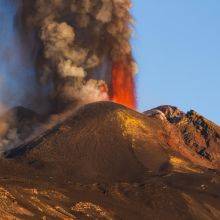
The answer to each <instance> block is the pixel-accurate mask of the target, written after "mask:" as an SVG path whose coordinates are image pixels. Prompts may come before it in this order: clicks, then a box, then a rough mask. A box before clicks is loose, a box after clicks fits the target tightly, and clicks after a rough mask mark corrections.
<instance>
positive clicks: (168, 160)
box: [0, 102, 220, 219]
mask: <svg viewBox="0 0 220 220" xmlns="http://www.w3.org/2000/svg"><path fill="white" fill-rule="evenodd" d="M9 112H13V114H14V119H17V121H16V122H17V123H16V126H17V127H18V130H19V132H18V134H19V135H21V134H26V135H27V136H29V135H30V137H33V138H29V139H28V138H27V137H25V139H26V140H29V141H27V142H25V143H23V144H21V145H19V146H18V147H16V148H13V149H12V146H11V145H10V148H9V149H8V150H7V148H5V149H6V150H4V152H3V154H2V157H1V160H0V186H1V188H0V216H1V218H2V219H13V218H14V219H219V218H220V176H219V152H220V142H219V134H220V133H219V126H218V125H215V124H214V123H212V122H210V121H208V120H207V119H205V118H204V117H202V116H200V115H199V114H197V113H196V112H194V111H190V112H188V113H184V112H182V111H180V110H179V109H177V108H175V107H172V106H161V107H158V108H156V109H153V110H150V111H147V112H145V113H143V114H142V113H138V112H136V111H133V110H130V109H128V108H126V107H124V106H122V105H118V104H115V103H112V102H97V103H93V104H89V105H85V106H83V107H81V108H79V109H78V110H77V111H75V112H74V113H72V115H71V114H69V115H68V116H66V118H65V119H63V120H62V121H61V122H59V123H58V124H55V125H54V126H50V127H48V129H45V130H39V131H42V132H39V133H38V135H37V136H36V135H35V136H33V135H32V134H31V131H32V130H31V127H34V126H37V127H38V128H39V127H40V126H42V124H44V123H45V119H44V118H43V117H42V116H39V115H37V114H36V113H34V112H32V111H30V110H28V109H25V108H21V107H19V108H15V109H13V110H11V111H9ZM6 115H8V113H7V114H6ZM6 115H3V116H2V118H4V119H5V120H6V119H7V117H6ZM13 123H14V121H13ZM12 125H13V124H12ZM12 125H10V126H12ZM18 125H19V126H20V127H19V126H18ZM28 128H30V129H28ZM26 131H28V132H26ZM33 132H34V131H33ZM27 133H28V134H27ZM35 134H37V133H35ZM5 135H7V133H5Z"/></svg>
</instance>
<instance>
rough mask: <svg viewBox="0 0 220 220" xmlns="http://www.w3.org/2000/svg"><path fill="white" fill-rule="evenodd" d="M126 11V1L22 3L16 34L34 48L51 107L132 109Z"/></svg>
mask: <svg viewBox="0 0 220 220" xmlns="http://www.w3.org/2000/svg"><path fill="white" fill-rule="evenodd" d="M130 7H131V3H130V0H23V1H22V4H21V7H20V15H19V16H20V18H21V20H20V24H19V25H18V26H19V28H20V34H21V36H23V38H26V40H25V42H26V43H28V42H29V44H30V45H34V47H35V48H37V55H36V58H35V68H36V75H37V79H38V82H39V84H40V85H50V88H51V93H50V100H51V102H52V103H53V106H54V107H55V108H57V109H58V110H59V108H61V109H62V108H65V107H66V106H68V105H74V104H77V102H79V101H84V102H90V101H97V100H106V99H108V98H110V99H111V100H113V101H115V102H118V103H121V104H124V105H126V106H128V107H131V108H135V106H136V100H135V85H134V67H135V63H134V61H133V58H132V54H131V46H130V42H129V41H130V37H131V27H130V26H131V23H132V18H131V16H130V13H129V10H130ZM30 36H32V37H31V40H30ZM33 36H34V37H33ZM27 48H28V47H27ZM87 99H88V100H87Z"/></svg>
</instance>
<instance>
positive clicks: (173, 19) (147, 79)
mask: <svg viewBox="0 0 220 220" xmlns="http://www.w3.org/2000/svg"><path fill="white" fill-rule="evenodd" d="M132 13H133V16H134V18H135V25H134V31H135V34H134V37H133V40H132V44H133V48H134V56H135V59H136V61H137V63H138V65H139V74H138V76H137V95H138V103H139V109H140V110H141V111H142V110H146V109H149V108H151V107H155V106H158V105H162V104H171V105H175V106H178V107H180V108H181V109H183V110H185V111H186V110H189V109H194V110H196V111H198V112H199V113H201V114H203V115H205V116H206V117H208V118H209V119H211V120H214V121H215V122H217V123H218V124H220V1H219V0H133V9H132Z"/></svg>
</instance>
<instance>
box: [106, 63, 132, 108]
mask: <svg viewBox="0 0 220 220" xmlns="http://www.w3.org/2000/svg"><path fill="white" fill-rule="evenodd" d="M110 97H111V100H112V101H114V102H116V103H119V104H122V105H125V106H127V107H129V108H132V109H135V108H136V95H135V83H134V76H133V73H132V70H131V68H130V67H129V66H128V65H126V63H125V62H121V61H119V62H115V63H113V66H112V82H111V95H110Z"/></svg>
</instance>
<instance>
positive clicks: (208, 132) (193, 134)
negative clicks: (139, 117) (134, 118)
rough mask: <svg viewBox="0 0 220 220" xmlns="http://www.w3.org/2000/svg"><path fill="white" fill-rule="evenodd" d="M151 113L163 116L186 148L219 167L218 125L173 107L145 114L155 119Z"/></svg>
mask: <svg viewBox="0 0 220 220" xmlns="http://www.w3.org/2000/svg"><path fill="white" fill-rule="evenodd" d="M153 112H158V114H160V115H163V119H164V118H165V121H166V120H167V122H169V123H170V124H172V126H173V128H174V129H177V130H178V131H180V133H181V136H182V139H183V141H184V143H185V144H186V146H187V147H188V148H190V149H192V150H193V151H195V152H196V153H197V154H199V155H201V156H202V157H204V158H205V159H206V160H208V161H211V162H213V163H214V164H215V166H217V167H219V166H220V127H219V126H218V125H216V124H214V123H213V122H211V121H209V120H207V119H206V118H204V117H203V116H201V115H199V114H198V113H197V112H195V111H193V110H191V111H189V112H187V113H186V114H185V113H183V112H182V111H180V110H179V109H178V108H176V107H173V106H160V107H158V108H155V109H153V110H150V111H147V112H145V114H147V115H150V116H151V117H155V115H154V114H153ZM161 117H162V116H161ZM161 117H160V118H161ZM157 118H158V117H157ZM161 119H162V118H161ZM163 119H162V120H163Z"/></svg>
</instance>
